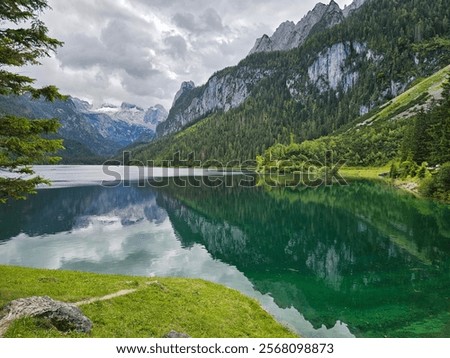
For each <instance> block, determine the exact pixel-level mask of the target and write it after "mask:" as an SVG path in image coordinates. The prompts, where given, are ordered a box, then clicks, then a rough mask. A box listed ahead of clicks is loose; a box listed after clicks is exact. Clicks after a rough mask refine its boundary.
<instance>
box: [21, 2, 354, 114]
mask: <svg viewBox="0 0 450 358" xmlns="http://www.w3.org/2000/svg"><path fill="white" fill-rule="evenodd" d="M316 2H317V1H316V0H305V1H302V2H292V1H291V0H277V1H275V0H258V1H256V0H248V1H240V0H217V1H215V2H210V1H209V0H208V1H207V0H196V1H195V2H194V1H188V0H171V1H167V0H151V1H148V0H133V1H131V0H121V1H116V0H96V1H91V0H77V1H70V0H49V4H50V5H51V6H52V8H53V11H49V12H47V13H45V14H43V16H42V19H43V20H44V22H45V23H46V25H47V26H48V28H49V30H50V35H51V36H53V37H55V38H58V39H60V40H62V41H64V43H65V45H64V47H63V48H61V49H59V51H58V53H57V55H56V56H53V57H52V58H50V59H46V60H44V61H43V65H42V66H40V67H29V68H26V69H25V72H26V73H27V74H28V75H30V76H32V77H35V78H36V79H37V83H38V85H47V84H55V85H57V86H58V87H59V88H60V89H61V91H62V92H63V93H68V94H71V95H73V96H77V97H80V98H83V99H87V100H90V101H92V102H95V104H97V105H99V104H101V102H103V101H108V102H114V103H120V102H122V101H127V102H132V103H136V104H138V105H140V106H142V107H149V106H151V105H154V104H156V103H162V104H163V105H165V106H166V107H169V106H170V104H171V103H172V100H173V96H174V95H175V93H176V92H177V90H178V88H179V86H180V83H181V82H182V81H187V80H193V81H194V82H195V83H197V84H201V83H204V82H205V81H206V80H207V79H208V78H209V76H211V74H212V73H213V72H215V71H217V70H220V69H222V68H224V67H227V66H231V65H235V64H237V63H238V62H239V61H240V60H241V59H242V58H244V57H245V56H246V55H247V54H248V52H249V50H250V49H251V48H252V47H253V44H254V42H255V40H256V38H258V37H260V36H261V35H262V34H263V33H268V34H272V33H273V31H274V30H275V29H276V28H277V27H278V25H279V24H280V23H281V22H283V21H285V20H293V21H298V20H300V19H301V17H302V16H304V15H305V14H306V12H307V11H308V10H310V9H312V8H313V7H314V5H315V3H316ZM350 2H351V1H350V0H342V1H339V4H340V5H341V6H342V5H344V4H348V3H350ZM21 70H22V69H21Z"/></svg>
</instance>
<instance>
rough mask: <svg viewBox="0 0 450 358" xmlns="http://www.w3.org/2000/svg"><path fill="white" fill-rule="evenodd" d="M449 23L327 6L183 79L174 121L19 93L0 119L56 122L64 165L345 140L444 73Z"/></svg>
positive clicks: (440, 8) (441, 6) (2, 102)
mask: <svg viewBox="0 0 450 358" xmlns="http://www.w3.org/2000/svg"><path fill="white" fill-rule="evenodd" d="M449 19H450V7H448V6H447V5H446V4H445V2H444V1H441V0H433V1H427V2H425V1H422V2H420V1H415V0H396V1H392V0H355V1H354V2H353V3H352V4H351V5H349V6H346V7H345V8H344V9H341V8H340V7H339V5H338V4H337V3H336V2H335V1H333V0H332V1H331V2H330V3H329V4H327V5H326V4H323V3H318V4H317V5H316V6H315V7H314V8H313V9H312V10H311V11H309V12H308V13H307V14H306V15H305V16H304V17H303V18H301V19H300V20H299V21H298V22H297V23H294V22H291V21H286V22H284V23H282V24H281V25H280V26H279V27H278V28H277V29H276V31H275V32H274V33H273V34H272V35H271V36H268V35H263V36H262V37H261V38H259V39H257V40H256V42H255V45H254V46H253V48H252V49H251V50H250V52H249V55H248V56H247V57H246V58H244V59H243V60H241V61H240V62H239V63H238V64H237V65H236V66H232V67H228V68H225V69H223V70H221V71H218V72H216V73H214V74H213V75H212V76H211V77H210V78H209V80H208V81H207V82H206V83H205V84H203V85H200V86H196V85H195V84H194V82H192V81H187V82H183V83H182V84H181V87H180V90H179V91H178V92H177V93H176V95H175V96H174V100H173V104H172V107H171V109H170V111H169V112H167V111H166V110H165V109H164V108H163V107H162V106H160V105H156V106H154V107H150V108H148V109H143V108H140V107H138V106H136V105H133V104H129V103H123V104H122V105H121V106H114V105H110V104H104V105H102V106H101V107H100V108H93V107H92V105H90V104H89V103H87V102H85V101H82V100H79V99H77V98H73V97H70V98H69V100H68V101H65V102H63V101H56V102H54V103H48V102H45V101H43V100H38V101H32V100H31V98H30V96H27V95H24V96H20V97H1V96H0V113H1V112H3V113H14V114H16V115H23V116H28V117H31V118H53V117H56V118H59V119H60V120H61V128H60V130H59V136H60V137H61V138H63V139H65V147H66V151H64V152H62V153H61V154H62V156H63V162H65V163H91V162H92V163H94V162H95V163H98V162H101V159H102V158H105V157H111V156H114V155H117V156H118V154H117V153H118V151H120V150H121V149H123V148H125V147H126V148H128V149H130V150H131V151H132V158H134V159H136V160H139V161H141V162H146V161H147V160H153V161H154V162H155V163H156V164H162V162H165V161H166V160H171V159H173V157H174V155H175V153H180V155H181V156H182V157H184V158H187V157H190V158H193V156H192V153H193V154H194V156H195V159H200V160H220V161H222V162H229V161H237V160H238V161H241V162H242V161H248V160H250V161H254V160H255V158H256V157H257V156H258V155H262V154H264V153H265V151H266V150H267V149H268V148H270V147H272V146H274V145H276V144H289V143H291V142H292V141H296V142H300V143H301V142H303V141H306V140H312V139H315V138H320V137H323V136H327V135H331V134H333V133H338V132H339V131H341V130H342V128H346V127H347V126H348V125H349V124H351V123H353V122H355V121H356V122H358V120H359V119H360V118H365V116H370V115H371V114H373V113H376V112H377V111H379V110H380V108H383V106H386V105H388V104H389V101H391V100H392V99H393V98H395V97H397V96H398V95H400V94H402V93H404V92H405V91H407V90H408V89H409V88H411V87H412V86H414V85H416V84H417V83H418V82H420V81H421V80H422V79H423V78H426V77H428V76H430V75H432V74H433V73H435V72H436V71H438V70H440V69H442V68H444V67H445V66H447V65H448V64H449V63H450V26H449ZM386 157H389V156H386ZM355 162H357V161H355ZM361 162H370V160H367V161H364V160H363V159H361Z"/></svg>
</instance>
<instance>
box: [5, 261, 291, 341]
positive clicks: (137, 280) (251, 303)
mask: <svg viewBox="0 0 450 358" xmlns="http://www.w3.org/2000/svg"><path fill="white" fill-rule="evenodd" d="M118 293H121V294H120V295H119V294H118ZM125 293H126V294H125ZM32 296H49V297H51V298H52V299H54V300H58V301H62V302H67V303H71V304H76V305H78V306H79V307H80V308H81V310H82V311H83V313H84V314H85V315H86V316H87V317H88V318H89V319H91V320H92V322H93V324H94V328H93V330H92V332H91V333H89V334H81V333H76V332H69V333H62V332H59V331H58V330H56V329H55V328H54V327H53V326H51V325H50V324H49V323H48V322H44V321H42V319H37V318H30V317H26V318H21V319H18V320H16V321H15V322H13V323H12V325H11V326H10V327H9V329H8V331H7V332H6V334H5V337H6V338H14V337H28V338H31V337H35V338H50V337H53V338H58V337H59V338H151V337H154V338H158V337H164V336H165V335H167V334H168V333H169V332H171V331H176V332H181V333H183V334H187V335H189V336H190V337H193V338H295V337H298V335H297V334H296V333H294V332H293V331H292V330H290V329H289V328H287V327H286V326H284V325H282V324H281V323H280V322H278V321H276V320H275V318H274V317H273V316H272V315H270V314H269V313H268V312H267V311H266V310H264V309H263V308H262V307H261V305H260V303H259V302H257V301H256V300H255V299H253V298H250V297H248V296H245V295H244V294H242V293H240V292H238V291H237V290H234V289H231V288H228V287H226V286H223V285H220V284H217V283H213V282H209V281H206V280H201V279H192V278H176V277H161V278H160V277H158V278H156V277H144V276H127V275H112V274H98V273H90V272H81V271H65V270H48V269H37V268H26V267H19V266H8V265H0V318H1V316H2V314H1V312H2V309H3V308H4V306H5V305H7V304H8V303H9V302H11V301H13V300H16V299H19V298H26V297H32Z"/></svg>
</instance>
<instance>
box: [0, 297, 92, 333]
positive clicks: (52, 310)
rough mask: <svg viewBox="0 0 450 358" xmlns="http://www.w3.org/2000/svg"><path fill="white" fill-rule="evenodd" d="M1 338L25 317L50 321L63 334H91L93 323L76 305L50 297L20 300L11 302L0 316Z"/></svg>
mask: <svg viewBox="0 0 450 358" xmlns="http://www.w3.org/2000/svg"><path fill="white" fill-rule="evenodd" d="M0 317H2V318H1V319H0V336H2V335H3V334H4V333H5V332H6V331H7V329H8V327H9V325H10V324H11V323H12V322H13V321H15V320H16V319H19V318H23V317H39V318H45V319H48V320H49V322H50V323H51V324H52V325H53V326H54V327H55V328H57V329H58V330H59V331H62V332H69V331H76V332H80V333H89V332H90V331H91V329H92V322H91V320H90V319H89V318H87V317H86V316H84V315H83V313H82V312H81V311H80V309H79V308H78V307H76V306H75V305H72V304H69V303H65V302H60V301H55V300H52V299H51V298H50V297H47V296H44V297H29V298H20V299H18V300H15V301H12V302H10V303H9V304H8V305H7V306H6V307H5V308H4V309H3V311H2V313H1V314H0Z"/></svg>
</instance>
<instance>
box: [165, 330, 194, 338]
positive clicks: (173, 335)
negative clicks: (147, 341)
mask: <svg viewBox="0 0 450 358" xmlns="http://www.w3.org/2000/svg"><path fill="white" fill-rule="evenodd" d="M163 338H191V336H189V335H187V334H186V333H180V332H177V331H170V332H169V333H167V334H166V335H165V336H164V337H163Z"/></svg>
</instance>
